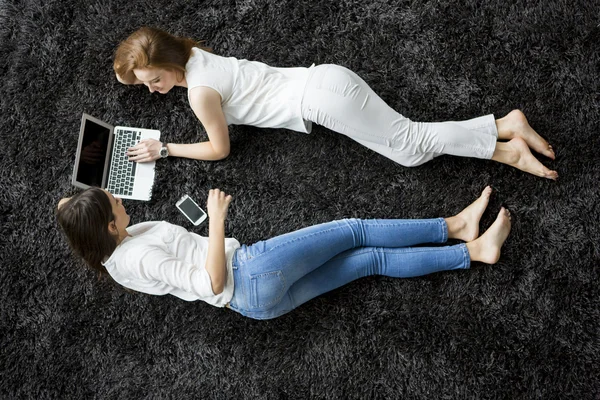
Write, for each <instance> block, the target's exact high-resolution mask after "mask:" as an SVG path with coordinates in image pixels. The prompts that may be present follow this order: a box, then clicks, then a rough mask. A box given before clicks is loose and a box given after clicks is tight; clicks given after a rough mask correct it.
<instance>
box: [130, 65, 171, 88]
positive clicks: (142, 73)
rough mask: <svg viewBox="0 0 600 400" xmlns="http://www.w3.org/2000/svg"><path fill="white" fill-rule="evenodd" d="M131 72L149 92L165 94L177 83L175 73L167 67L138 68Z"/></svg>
mask: <svg viewBox="0 0 600 400" xmlns="http://www.w3.org/2000/svg"><path fill="white" fill-rule="evenodd" d="M133 73H134V74H135V76H136V77H137V79H138V80H140V81H141V82H142V83H143V84H144V85H146V86H147V87H148V90H150V93H154V92H158V93H160V94H166V93H168V92H169V91H170V90H171V89H173V86H175V85H176V84H177V83H178V79H177V73H176V72H175V71H172V70H168V69H161V68H139V69H134V70H133Z"/></svg>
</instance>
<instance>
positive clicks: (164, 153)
mask: <svg viewBox="0 0 600 400" xmlns="http://www.w3.org/2000/svg"><path fill="white" fill-rule="evenodd" d="M158 154H159V155H160V156H161V157H162V158H167V157H169V149H167V145H166V144H164V145H163V147H161V148H160V151H159V152H158Z"/></svg>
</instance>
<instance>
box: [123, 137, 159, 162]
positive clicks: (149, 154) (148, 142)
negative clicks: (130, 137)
mask: <svg viewBox="0 0 600 400" xmlns="http://www.w3.org/2000/svg"><path fill="white" fill-rule="evenodd" d="M162 146H163V145H162V143H161V142H160V141H158V140H156V139H144V140H142V141H140V142H139V143H138V144H136V145H135V146H133V147H130V148H128V149H127V156H128V157H129V161H135V162H141V163H143V162H150V161H154V160H158V159H159V158H160V154H159V152H160V149H161V148H162Z"/></svg>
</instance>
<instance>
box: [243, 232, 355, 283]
mask: <svg viewBox="0 0 600 400" xmlns="http://www.w3.org/2000/svg"><path fill="white" fill-rule="evenodd" d="M350 223H351V221H349V220H339V221H332V222H327V223H323V224H319V225H313V226H310V227H306V228H303V229H299V230H297V231H294V232H290V233H286V234H283V235H280V236H276V237H274V238H271V239H268V240H264V241H261V242H258V243H255V244H253V245H251V246H247V247H246V248H245V256H244V258H245V259H246V261H245V268H244V269H245V271H246V273H247V274H248V275H249V276H265V275H264V274H268V273H272V272H273V271H279V273H280V275H281V276H282V279H283V280H284V281H285V282H286V285H289V284H291V283H293V282H295V281H296V280H298V279H299V278H300V277H302V276H304V275H306V274H307V273H309V272H310V271H312V270H314V269H315V268H317V267H319V266H321V265H322V264H323V263H325V262H326V261H327V260H329V259H331V258H333V257H335V256H336V255H338V254H339V253H341V252H343V251H345V250H348V249H350V248H352V247H354V246H355V237H354V235H353V233H352V227H351V226H350Z"/></svg>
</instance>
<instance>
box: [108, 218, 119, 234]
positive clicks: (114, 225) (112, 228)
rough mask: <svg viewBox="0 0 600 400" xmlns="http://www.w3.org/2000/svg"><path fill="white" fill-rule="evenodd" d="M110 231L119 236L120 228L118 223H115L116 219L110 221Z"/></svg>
mask: <svg viewBox="0 0 600 400" xmlns="http://www.w3.org/2000/svg"><path fill="white" fill-rule="evenodd" d="M108 232H110V234H111V235H113V236H119V230H118V229H117V224H115V221H114V220H112V221H110V222H109V223H108Z"/></svg>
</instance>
